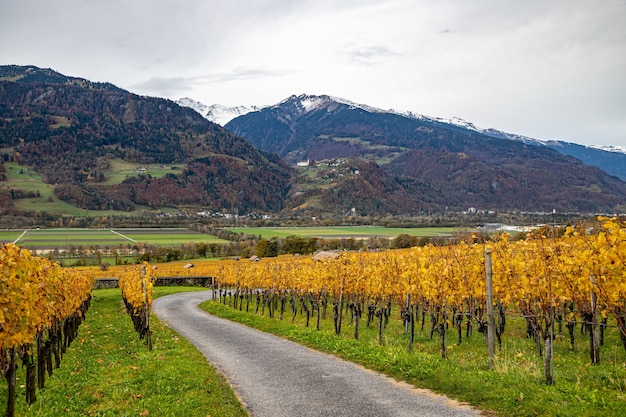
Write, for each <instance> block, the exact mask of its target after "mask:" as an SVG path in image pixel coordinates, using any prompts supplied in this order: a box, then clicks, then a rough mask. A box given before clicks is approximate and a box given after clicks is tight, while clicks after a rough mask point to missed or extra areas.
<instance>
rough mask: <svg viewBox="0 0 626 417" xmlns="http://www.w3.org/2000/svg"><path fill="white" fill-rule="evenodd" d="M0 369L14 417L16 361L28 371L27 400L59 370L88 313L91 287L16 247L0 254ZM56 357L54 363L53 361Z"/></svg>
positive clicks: (77, 275) (79, 276)
mask: <svg viewBox="0 0 626 417" xmlns="http://www.w3.org/2000/svg"><path fill="white" fill-rule="evenodd" d="M0 269H1V271H2V274H0V368H1V369H2V372H3V375H5V377H6V379H7V382H8V389H9V395H8V398H9V402H8V404H7V415H12V413H13V401H14V393H15V379H16V367H17V363H16V362H17V358H18V357H19V359H20V360H21V361H22V364H23V365H24V367H25V368H26V396H27V398H26V399H27V401H28V402H29V403H33V402H34V401H35V386H38V387H39V388H40V389H41V388H43V387H44V378H45V373H46V371H47V372H48V373H49V374H51V373H52V369H53V368H54V367H58V366H59V365H60V362H61V356H62V354H63V353H65V351H66V349H67V347H68V346H69V344H70V343H71V342H72V340H73V339H74V338H75V337H76V335H77V330H78V325H79V324H80V323H81V322H82V321H83V319H84V316H85V313H86V311H87V309H88V307H89V302H90V299H91V290H92V287H93V281H92V279H91V277H90V276H89V275H88V274H86V273H85V272H77V271H72V270H68V269H63V268H61V267H60V266H59V265H58V264H55V263H53V262H51V261H49V260H47V259H42V258H38V257H35V256H33V255H32V254H31V253H30V252H29V251H28V250H25V249H21V248H19V247H18V246H15V245H13V244H3V245H2V247H1V248H0ZM53 356H54V362H53V359H52V357H53Z"/></svg>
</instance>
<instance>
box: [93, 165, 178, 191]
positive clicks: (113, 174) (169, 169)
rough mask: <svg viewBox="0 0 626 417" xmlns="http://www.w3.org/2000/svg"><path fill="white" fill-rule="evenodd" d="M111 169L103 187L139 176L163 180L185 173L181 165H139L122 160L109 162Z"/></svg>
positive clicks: (106, 173) (106, 172)
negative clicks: (169, 175) (168, 175)
mask: <svg viewBox="0 0 626 417" xmlns="http://www.w3.org/2000/svg"><path fill="white" fill-rule="evenodd" d="M108 162H109V165H110V168H109V169H106V170H105V175H106V177H107V180H106V181H104V182H103V183H102V184H103V185H115V184H119V183H121V182H122V181H124V180H125V179H127V178H130V177H136V176H139V175H150V176H151V177H152V178H162V177H164V176H165V175H166V174H175V175H177V174H180V173H182V172H183V169H182V166H181V165H171V166H170V165H163V164H137V163H134V162H126V161H123V160H121V159H112V160H109V161H108Z"/></svg>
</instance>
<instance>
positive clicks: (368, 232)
mask: <svg viewBox="0 0 626 417" xmlns="http://www.w3.org/2000/svg"><path fill="white" fill-rule="evenodd" d="M229 230H230V231H231V232H235V233H244V234H247V235H256V236H258V235H261V236H262V237H264V238H266V239H271V238H273V237H287V236H302V237H320V238H325V239H341V238H346V239H347V238H355V239H367V238H370V237H387V238H395V237H397V236H398V235H400V234H404V233H405V234H408V235H411V236H418V237H422V236H429V237H436V236H452V235H454V234H457V233H459V232H462V231H464V230H466V229H463V228H458V227H416V228H399V227H397V228H394V227H376V226H354V227H236V228H230V229H229Z"/></svg>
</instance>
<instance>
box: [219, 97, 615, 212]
mask: <svg viewBox="0 0 626 417" xmlns="http://www.w3.org/2000/svg"><path fill="white" fill-rule="evenodd" d="M226 128H227V129H229V130H230V131H232V132H233V133H235V134H237V135H240V136H242V137H244V138H246V139H247V140H248V141H249V142H250V143H252V144H253V145H254V146H255V147H257V148H258V149H261V150H264V151H268V152H274V153H277V154H278V155H280V156H281V157H283V158H285V159H286V160H287V161H289V162H292V163H295V162H298V161H303V160H314V161H315V160H329V159H334V158H359V159H364V160H368V161H372V162H374V163H376V164H377V165H378V166H379V167H380V168H382V170H381V173H380V175H385V176H386V178H387V179H389V180H390V181H394V182H395V183H396V184H400V185H401V188H402V189H403V190H404V192H405V193H406V194H407V195H408V198H412V204H411V206H412V207H424V206H430V207H437V208H442V207H447V208H449V209H453V210H463V209H467V208H469V207H476V208H480V209H495V210H522V211H552V210H556V211H559V212H568V211H573V212H613V211H614V210H615V209H616V208H617V207H620V206H622V205H624V203H625V202H626V183H624V182H623V181H620V180H619V179H618V178H616V177H614V176H611V175H608V174H606V173H605V172H603V171H601V170H600V169H598V168H596V167H592V166H589V165H586V164H584V163H583V162H581V161H580V160H579V159H576V158H573V157H571V156H568V155H564V154H562V153H559V152H557V151H555V150H553V149H551V148H550V147H548V146H538V145H537V144H532V143H528V142H524V141H520V140H511V138H500V137H495V136H497V135H495V134H494V133H493V132H491V134H490V135H488V134H485V133H483V132H479V131H477V130H473V129H468V128H467V127H466V126H460V125H458V124H450V123H444V122H442V121H440V120H434V119H428V118H423V117H415V116H413V117H411V116H407V115H403V114H398V113H396V112H385V111H382V110H378V109H373V108H370V107H367V106H361V105H358V104H355V103H351V102H349V101H346V100H341V99H336V98H333V97H328V96H306V95H303V96H298V97H296V96H292V97H290V98H288V99H286V100H284V101H283V102H281V103H279V104H277V105H275V106H270V107H267V108H264V109H262V110H260V111H256V112H250V113H247V114H246V115H243V116H240V117H237V118H235V119H233V120H231V121H230V122H229V123H227V124H226ZM379 178H381V177H379ZM416 182H417V183H418V184H419V189H420V190H422V192H420V193H414V192H413V189H414V188H413V189H412V188H411V187H415V184H416ZM407 184H408V185H407Z"/></svg>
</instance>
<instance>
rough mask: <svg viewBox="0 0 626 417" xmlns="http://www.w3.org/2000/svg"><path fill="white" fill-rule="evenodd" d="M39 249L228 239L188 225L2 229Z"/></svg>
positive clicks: (1, 238) (0, 237) (5, 236)
mask: <svg viewBox="0 0 626 417" xmlns="http://www.w3.org/2000/svg"><path fill="white" fill-rule="evenodd" d="M16 240H17V242H16V243H17V244H18V245H20V246H22V247H24V248H27V249H31V250H33V249H36V250H52V249H67V248H69V247H70V246H73V247H79V246H88V247H100V248H106V247H111V248H112V247H116V246H119V245H123V246H126V245H135V244H137V243H144V244H151V245H159V246H179V245H181V244H186V243H199V242H204V243H207V244H210V243H219V244H223V243H228V241H226V240H222V239H219V238H217V237H215V236H213V235H207V234H203V233H195V232H191V231H189V230H187V229H182V228H181V229H153V228H146V229H114V230H109V229H40V230H37V229H28V230H24V231H2V232H0V242H14V241H16Z"/></svg>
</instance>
